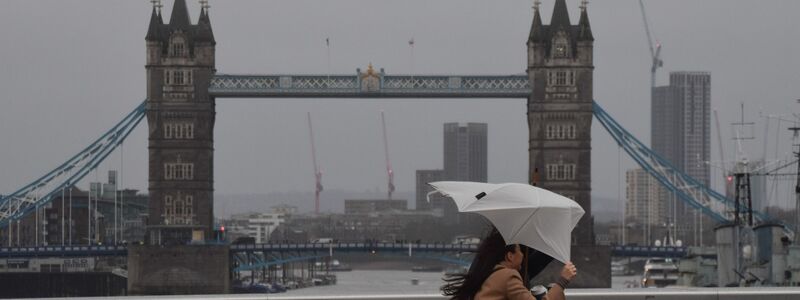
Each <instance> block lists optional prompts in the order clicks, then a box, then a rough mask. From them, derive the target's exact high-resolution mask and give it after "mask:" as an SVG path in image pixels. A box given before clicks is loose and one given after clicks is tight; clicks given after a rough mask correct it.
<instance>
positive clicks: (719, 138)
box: [714, 109, 728, 178]
mask: <svg viewBox="0 0 800 300" xmlns="http://www.w3.org/2000/svg"><path fill="white" fill-rule="evenodd" d="M714 122H715V123H716V124H717V142H718V143H719V160H720V162H721V164H722V167H721V168H720V169H722V178H725V177H726V176H728V174H727V172H728V171H727V170H725V150H724V149H725V147H724V146H723V145H722V130H721V129H720V128H719V116H718V115H717V110H716V109H715V110H714Z"/></svg>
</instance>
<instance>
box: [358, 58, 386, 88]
mask: <svg viewBox="0 0 800 300" xmlns="http://www.w3.org/2000/svg"><path fill="white" fill-rule="evenodd" d="M359 77H360V79H361V91H364V92H377V91H379V90H380V89H381V74H379V73H377V72H375V69H374V68H373V67H372V63H370V64H369V66H367V72H366V73H361V72H359Z"/></svg>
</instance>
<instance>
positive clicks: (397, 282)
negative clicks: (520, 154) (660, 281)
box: [284, 270, 638, 296]
mask: <svg viewBox="0 0 800 300" xmlns="http://www.w3.org/2000/svg"><path fill="white" fill-rule="evenodd" d="M335 274H336V276H337V281H338V282H337V284H336V285H329V286H316V287H308V288H302V289H297V290H291V291H288V292H287V293H286V294H284V295H286V296H347V295H397V294H401V295H402V294H406V295H410V294H438V293H441V292H440V291H439V288H440V287H441V286H442V284H443V283H444V282H443V281H442V277H444V274H443V273H441V272H411V271H397V270H353V271H351V272H337V273H335ZM637 278H638V277H636V276H623V277H612V280H611V281H612V283H611V284H612V288H625V287H626V282H630V281H635V280H637ZM412 279H417V280H418V284H417V285H414V284H412Z"/></svg>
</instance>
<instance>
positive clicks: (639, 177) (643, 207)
mask: <svg viewBox="0 0 800 300" xmlns="http://www.w3.org/2000/svg"><path fill="white" fill-rule="evenodd" d="M625 182H626V189H625V198H626V201H625V220H626V222H627V225H626V228H627V232H626V235H627V236H628V239H627V241H626V242H628V243H631V242H636V243H639V244H640V245H650V244H652V242H653V240H654V239H655V238H661V237H660V236H658V237H656V236H657V235H655V231H659V228H660V226H661V224H664V223H665V222H666V216H667V205H666V204H667V203H666V202H664V201H659V200H660V198H659V193H660V191H661V188H660V183H659V182H658V180H656V179H655V178H653V176H650V174H648V173H647V171H645V170H643V169H631V170H628V171H627V172H626V173H625Z"/></svg>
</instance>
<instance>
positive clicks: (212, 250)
mask: <svg viewBox="0 0 800 300" xmlns="http://www.w3.org/2000/svg"><path fill="white" fill-rule="evenodd" d="M229 260H230V256H229V248H228V246H222V245H192V246H170V247H161V246H130V247H129V248H128V291H129V294H131V295H192V294H195V295H197V294H224V293H228V291H229V290H230V271H229V265H230V264H229Z"/></svg>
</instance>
